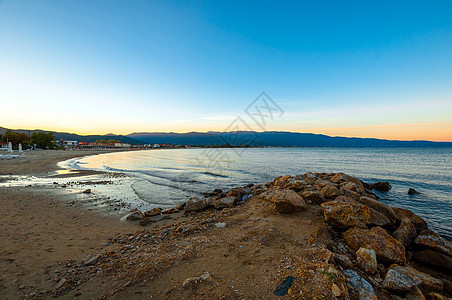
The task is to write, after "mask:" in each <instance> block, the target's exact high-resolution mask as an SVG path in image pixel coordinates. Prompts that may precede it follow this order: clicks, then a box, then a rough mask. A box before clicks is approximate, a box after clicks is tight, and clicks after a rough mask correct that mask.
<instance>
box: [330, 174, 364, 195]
mask: <svg viewBox="0 0 452 300" xmlns="http://www.w3.org/2000/svg"><path fill="white" fill-rule="evenodd" d="M331 181H332V182H335V183H341V182H350V183H353V184H355V185H356V186H357V187H358V191H359V192H364V191H365V190H366V189H365V188H364V185H363V183H362V182H361V180H359V179H358V178H356V177H353V176H350V175H346V174H344V173H341V172H339V173H337V174H336V175H334V176H333V177H332V178H331Z"/></svg>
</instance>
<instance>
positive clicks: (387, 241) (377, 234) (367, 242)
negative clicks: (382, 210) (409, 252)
mask: <svg viewBox="0 0 452 300" xmlns="http://www.w3.org/2000/svg"><path fill="white" fill-rule="evenodd" d="M344 238H345V241H346V242H347V244H348V246H349V247H350V248H352V249H353V250H354V251H357V250H358V249H359V248H361V247H363V248H367V249H373V250H374V251H375V254H376V255H377V258H378V259H382V260H383V261H386V262H392V263H400V264H405V263H406V257H405V247H404V246H403V245H402V244H401V243H400V242H399V241H398V240H396V239H395V238H393V237H392V236H390V235H389V233H387V232H386V230H384V229H383V228H381V227H374V228H372V229H370V230H367V229H360V228H356V227H354V228H351V229H349V230H347V231H346V232H345V233H344Z"/></svg>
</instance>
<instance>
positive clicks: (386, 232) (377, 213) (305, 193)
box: [131, 173, 452, 299]
mask: <svg viewBox="0 0 452 300" xmlns="http://www.w3.org/2000/svg"><path fill="white" fill-rule="evenodd" d="M390 188H391V186H390V184H389V183H384V182H383V183H373V184H368V183H364V182H361V180H359V179H358V178H355V177H352V176H349V175H346V174H343V173H306V174H303V175H297V176H282V177H277V178H275V179H274V180H273V181H271V182H267V183H265V184H263V185H253V184H250V185H248V186H245V187H237V188H234V189H232V190H230V191H227V192H223V191H222V190H215V191H213V192H212V193H210V194H207V195H205V197H193V198H191V199H190V200H189V201H187V202H186V203H184V204H181V205H179V206H178V207H176V208H172V209H170V210H167V211H162V210H159V209H155V210H153V211H149V212H144V213H141V212H135V213H133V214H132V215H131V218H132V219H140V220H141V221H140V222H141V224H142V225H146V224H148V223H149V222H151V221H152V220H153V219H152V218H156V217H157V218H160V219H161V218H162V216H163V215H165V214H166V215H170V214H173V213H178V212H179V213H183V214H184V215H191V214H198V213H201V212H202V211H206V210H207V211H209V210H212V209H213V210H219V211H222V210H227V209H231V208H235V207H239V206H240V205H243V204H245V203H260V204H261V205H263V206H264V207H265V209H264V210H263V211H262V212H261V213H262V214H264V215H265V214H278V215H287V216H289V215H293V214H297V212H300V211H306V210H308V211H310V210H312V212H313V213H318V212H321V213H322V215H323V217H324V221H325V222H324V223H325V226H326V228H329V229H328V230H327V233H328V234H327V235H328V237H327V238H325V237H323V239H315V240H313V243H312V246H313V247H312V248H311V249H310V250H309V251H311V252H309V251H308V252H309V253H314V256H315V257H316V258H315V259H311V262H312V261H321V263H322V264H321V265H320V264H319V263H317V264H311V265H309V268H310V269H315V268H318V269H319V270H322V271H321V272H320V271H319V272H320V273H319V272H318V273H315V272H314V273H315V274H323V275H322V276H324V275H325V274H326V275H328V281H329V283H328V286H329V288H331V290H329V292H328V294H327V295H328V297H331V299H449V298H448V297H451V296H452V289H451V288H452V282H451V280H452V275H451V274H452V272H451V270H452V245H451V243H450V242H449V241H447V240H445V239H443V238H442V237H441V236H439V235H438V234H436V233H435V232H433V231H432V230H430V229H428V228H427V223H426V222H425V221H424V220H423V219H422V218H420V217H419V216H417V215H416V214H414V213H413V212H411V211H409V210H406V209H402V208H396V207H391V206H389V205H387V204H385V203H383V202H381V201H379V200H378V197H377V196H376V195H375V194H374V193H373V192H372V189H378V190H383V191H387V190H389V189H390ZM253 205H255V204H253ZM244 207H248V209H249V205H248V206H244ZM287 218H289V217H287ZM302 224H303V223H302V220H300V226H302ZM303 251H307V250H306V249H305V250H303ZM308 252H306V253H308ZM310 255H311V254H310ZM308 256H309V255H307V256H306V257H305V258H304V259H303V261H306V260H309V257H308ZM316 276H317V275H316ZM300 278H302V277H300ZM300 278H298V277H296V276H295V277H293V276H289V277H287V278H286V279H287V280H286V281H284V282H285V284H286V285H288V284H287V282H289V283H290V284H289V285H288V287H287V291H289V292H290V291H291V288H290V285H291V284H292V283H293V284H297V282H298V281H299V280H302V279H300ZM316 280H317V279H316ZM319 280H320V279H319ZM314 281H315V280H314ZM322 288H323V287H322ZM292 289H293V287H292ZM314 289H315V288H314ZM283 290H284V289H283ZM275 293H276V292H275ZM277 293H278V294H277V295H280V294H279V293H282V294H284V291H283V292H281V287H278V289H277ZM282 294H281V295H282ZM324 295H325V294H324ZM301 298H306V297H301ZM306 299H307V298H306Z"/></svg>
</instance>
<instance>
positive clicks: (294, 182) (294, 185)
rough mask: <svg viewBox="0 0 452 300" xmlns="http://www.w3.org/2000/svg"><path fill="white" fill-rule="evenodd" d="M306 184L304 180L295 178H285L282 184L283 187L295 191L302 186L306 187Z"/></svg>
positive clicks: (302, 187) (301, 188)
mask: <svg viewBox="0 0 452 300" xmlns="http://www.w3.org/2000/svg"><path fill="white" fill-rule="evenodd" d="M306 186H307V183H306V181H304V180H299V179H295V178H290V179H289V180H287V183H286V185H285V186H284V188H285V189H292V190H294V191H295V192H299V191H301V190H303V189H304V188H306Z"/></svg>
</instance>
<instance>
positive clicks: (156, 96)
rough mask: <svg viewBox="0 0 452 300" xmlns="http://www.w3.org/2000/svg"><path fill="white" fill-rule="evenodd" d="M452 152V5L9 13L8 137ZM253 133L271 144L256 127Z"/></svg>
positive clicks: (10, 5)
mask: <svg viewBox="0 0 452 300" xmlns="http://www.w3.org/2000/svg"><path fill="white" fill-rule="evenodd" d="M262 91H265V92H266V93H267V94H268V95H269V96H270V97H271V98H272V99H273V100H274V101H275V102H276V103H277V104H278V105H279V106H280V107H281V109H282V110H283V111H284V114H283V116H281V117H279V116H278V117H277V118H274V119H273V120H271V121H269V122H268V123H267V124H266V127H265V129H266V130H283V131H296V132H313V133H324V134H328V135H340V136H357V137H377V138H388V139H403V140H412V139H426V140H437V141H452V1H450V0H446V1H262V0H261V1H100V0H99V1H92V0H87V1H83V0H59V1H57V0H52V1H42V0H30V1H27V0H21V1H14V0H3V1H0V103H1V106H0V126H2V127H8V128H27V129H34V128H41V129H46V130H57V131H69V132H75V133H79V134H90V133H99V134H106V133H109V132H114V133H120V134H127V133H131V132H135V131H173V132H188V131H209V130H218V131H221V130H225V129H226V128H228V126H229V124H230V123H231V122H232V121H233V120H234V119H235V118H236V117H237V116H241V117H242V118H243V119H244V120H246V121H247V122H248V119H247V115H246V113H245V112H244V109H245V108H246V107H247V106H248V105H249V104H250V103H251V102H252V101H253V100H254V99H255V98H256V97H257V96H258V95H259V94H260V93H261V92H262ZM248 124H249V125H250V127H251V129H256V130H258V129H259V128H257V127H256V128H255V127H254V125H253V124H252V123H251V122H248Z"/></svg>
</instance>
